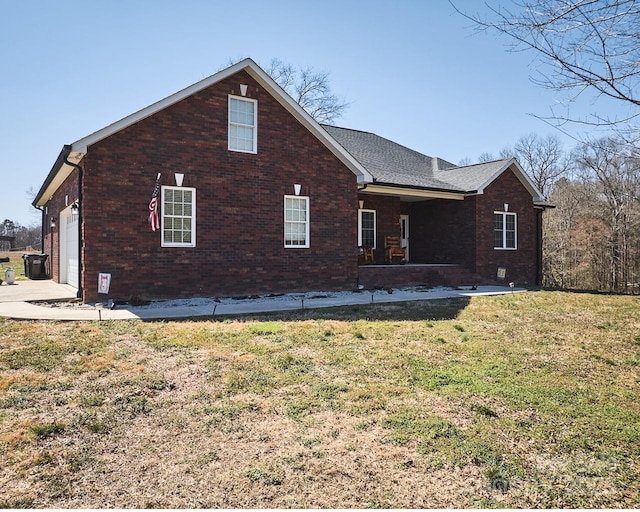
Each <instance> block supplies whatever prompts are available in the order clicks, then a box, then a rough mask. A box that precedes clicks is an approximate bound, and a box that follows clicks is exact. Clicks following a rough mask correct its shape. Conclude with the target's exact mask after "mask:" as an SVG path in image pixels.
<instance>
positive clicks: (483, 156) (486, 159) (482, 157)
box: [478, 151, 496, 163]
mask: <svg viewBox="0 0 640 512" xmlns="http://www.w3.org/2000/svg"><path fill="white" fill-rule="evenodd" d="M495 159H496V158H495V157H494V156H493V155H492V154H491V153H488V152H486V151H485V152H484V153H482V154H480V156H479V157H478V162H479V163H484V162H492V161H493V160H495Z"/></svg>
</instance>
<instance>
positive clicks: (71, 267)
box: [61, 215, 80, 288]
mask: <svg viewBox="0 0 640 512" xmlns="http://www.w3.org/2000/svg"><path fill="white" fill-rule="evenodd" d="M79 219H80V215H67V217H66V220H67V222H66V230H65V235H66V236H65V239H66V243H65V256H66V258H65V259H66V271H67V272H66V273H67V284H69V285H71V286H73V287H74V288H78V287H79V286H80V283H79V282H78V279H79V276H78V273H79V272H78V271H79V269H80V266H79V252H80V251H79V250H78V248H79V244H78V222H79ZM61 263H62V264H63V265H64V264H65V263H64V262H61Z"/></svg>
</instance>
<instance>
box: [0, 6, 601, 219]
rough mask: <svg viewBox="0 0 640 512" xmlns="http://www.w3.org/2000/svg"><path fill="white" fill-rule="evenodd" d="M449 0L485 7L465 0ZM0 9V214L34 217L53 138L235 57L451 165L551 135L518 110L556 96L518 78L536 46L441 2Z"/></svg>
mask: <svg viewBox="0 0 640 512" xmlns="http://www.w3.org/2000/svg"><path fill="white" fill-rule="evenodd" d="M455 3H456V5H458V6H459V7H460V8H462V9H463V10H467V11H470V12H474V13H475V12H483V11H486V8H485V7H484V5H483V3H482V2H480V1H478V0H455ZM491 3H492V5H498V4H500V3H502V4H503V5H506V4H510V3H511V2H508V1H505V0H495V1H493V2H491ZM0 7H1V8H2V16H1V17H0V69H2V70H3V79H2V80H0V119H1V120H2V122H1V123H0V140H2V150H1V151H0V177H1V180H2V182H1V185H0V191H1V194H2V197H1V199H0V222H1V221H2V220H4V219H5V218H9V219H11V220H14V221H17V222H19V223H20V224H23V225H29V224H32V223H39V220H40V217H39V214H38V212H37V211H36V210H35V209H34V208H33V207H32V206H31V200H30V199H29V197H28V194H27V190H28V189H29V188H30V187H32V188H34V189H35V190H37V189H39V188H40V185H41V183H42V182H43V180H44V179H45V177H46V175H47V173H48V172H49V170H50V169H51V166H52V165H53V163H54V161H55V159H56V157H57V155H58V153H59V152H60V150H61V148H62V146H63V145H64V144H70V143H72V142H74V141H76V140H78V139H80V138H82V137H84V136H85V135H88V134H90V133H92V132H94V131H96V130H98V129H100V128H102V127H104V126H106V125H108V124H110V123H112V122H114V121H117V120H118V119H121V118H122V117H125V116H126V115H128V114H131V113H133V112H135V111H137V110H139V109H141V108H144V107H145V106H147V105H149V104H151V103H153V102H155V101H157V100H160V99H162V98H164V97H166V96H169V95H170V94H173V93H174V92H176V91H178V90H180V89H182V88H184V87H186V86H188V85H190V84H192V83H194V82H197V81H199V80H201V79H203V78H205V77H207V76H209V75H212V74H214V73H215V72H217V71H218V70H220V69H221V68H223V67H225V66H226V65H227V63H228V62H229V61H230V59H237V58H240V57H251V58H253V59H254V60H255V61H256V62H258V64H262V65H263V66H266V65H267V64H268V63H269V61H270V60H271V59H272V58H274V57H277V58H279V59H281V60H282V61H284V62H286V63H290V64H293V65H296V66H310V67H313V68H314V69H316V70H318V71H327V72H329V74H330V80H331V85H332V88H333V91H334V92H335V93H336V94H338V95H339V96H340V97H342V98H344V99H345V100H347V101H348V102H350V104H351V105H350V108H349V109H348V110H347V111H346V114H345V115H344V116H343V118H342V119H340V120H339V121H338V122H336V124H338V125H339V126H345V127H349V128H355V129H360V130H365V131H370V132H374V133H377V134H379V135H381V136H384V137H387V138H389V139H391V140H394V141H395V142H398V143H400V144H403V145H405V146H408V147H410V148H412V149H415V150H417V151H420V152H423V153H425V154H427V155H430V156H439V157H442V158H445V159H447V160H449V161H452V162H454V163H458V162H459V161H460V160H462V159H464V158H470V159H471V160H473V161H476V159H477V157H478V156H479V155H480V154H482V153H484V152H488V153H492V154H494V155H496V156H498V154H499V152H500V150H501V149H502V148H503V147H504V146H506V145H513V144H514V143H515V142H516V140H517V139H518V138H519V137H520V136H522V135H525V134H528V133H531V132H537V133H539V134H541V135H545V134H547V133H551V132H553V129H552V128H551V127H549V126H548V125H547V124H545V123H544V122H542V121H540V120H538V119H536V118H535V117H533V116H531V115H530V114H532V113H535V114H537V115H542V116H544V115H548V114H549V113H550V110H549V109H550V107H551V106H552V105H554V104H556V103H557V101H558V99H557V98H556V95H555V94H554V93H553V92H551V91H547V90H544V89H541V88H539V87H537V86H535V85H534V84H532V83H531V81H530V79H529V76H530V75H531V73H532V72H535V71H536V66H537V65H538V63H537V62H536V60H535V58H534V55H533V54H531V53H527V52H521V53H513V52H509V51H508V48H507V44H508V41H507V40H505V39H501V38H499V37H498V36H497V35H494V34H486V33H476V32H475V30H474V29H473V27H472V26H471V23H470V22H469V21H468V20H467V19H465V18H463V17H462V16H460V15H459V14H457V13H456V12H455V11H454V9H453V7H452V6H451V5H450V3H449V2H448V1H447V0H387V1H380V0H368V1H367V0H337V1H336V0H323V1H321V2H319V1H316V0H308V1H306V0H305V1H303V0H298V1H293V0H242V1H241V2H229V1H220V0H179V1H177V0H174V1H169V0H128V1H125V0H108V1H106V0H105V1H102V0H56V1H49V0H40V1H31V0H20V1H13V0H0ZM592 107H593V105H592V104H587V105H584V106H583V108H585V109H587V111H588V109H590V108H592ZM567 143H568V144H570V143H571V141H570V140H568V139H567Z"/></svg>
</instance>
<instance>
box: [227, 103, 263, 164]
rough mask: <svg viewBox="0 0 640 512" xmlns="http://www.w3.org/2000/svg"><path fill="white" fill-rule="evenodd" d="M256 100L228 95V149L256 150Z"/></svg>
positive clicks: (248, 151) (251, 151)
mask: <svg viewBox="0 0 640 512" xmlns="http://www.w3.org/2000/svg"><path fill="white" fill-rule="evenodd" d="M257 127H258V102H257V101H256V100H251V99H247V98H238V97H236V96H229V149H230V150H231V151H241V152H243V153H257V152H258V137H257Z"/></svg>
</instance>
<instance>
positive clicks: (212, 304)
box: [0, 281, 526, 321]
mask: <svg viewBox="0 0 640 512" xmlns="http://www.w3.org/2000/svg"><path fill="white" fill-rule="evenodd" d="M523 291H526V290H524V289H520V288H515V289H513V290H512V289H510V288H508V287H503V286H479V287H478V289H477V290H471V289H466V290H453V289H444V288H434V289H426V290H393V293H388V292H387V291H385V290H377V291H369V290H363V291H362V292H338V293H332V292H327V293H315V294H295V293H294V294H288V295H284V296H279V297H261V298H259V299H245V300H235V301H228V300H223V301H220V302H216V301H214V300H211V299H194V300H192V301H190V300H175V301H159V302H154V303H152V304H150V305H148V306H139V307H134V306H117V307H116V308H115V309H112V310H109V309H100V308H99V307H96V306H95V305H94V306H91V305H83V306H81V307H80V306H78V307H70V306H63V307H51V306H50V305H49V306H44V305H38V304H37V303H33V302H31V301H45V302H47V301H50V302H51V301H65V300H67V301H68V300H70V299H74V298H75V297H76V292H75V289H73V288H71V287H68V286H66V285H59V284H57V283H54V282H53V281H16V283H15V284H14V285H6V284H3V285H2V286H0V317H7V318H15V319H22V320H79V321H97V320H161V319H174V320H175V319H179V318H193V317H213V316H217V315H240V314H246V313H266V312H274V311H276V312H277V311H295V310H300V309H315V308H330V307H335V306H349V305H355V304H371V303H377V304H380V303H390V302H406V301H415V300H430V299H444V298H452V297H473V296H476V295H501V294H505V293H516V292H523Z"/></svg>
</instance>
